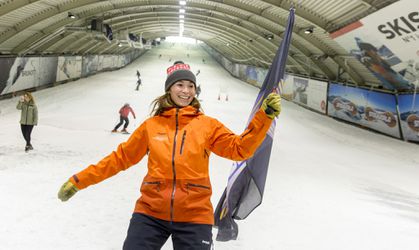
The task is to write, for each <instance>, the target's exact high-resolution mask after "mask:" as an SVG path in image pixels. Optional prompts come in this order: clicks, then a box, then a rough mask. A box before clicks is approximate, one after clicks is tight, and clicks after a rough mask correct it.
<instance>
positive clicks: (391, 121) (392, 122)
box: [365, 107, 397, 128]
mask: <svg viewBox="0 0 419 250" xmlns="http://www.w3.org/2000/svg"><path fill="white" fill-rule="evenodd" d="M365 120H367V121H382V122H384V123H385V124H386V125H387V126H389V127H390V128H393V127H395V126H396V124H397V121H396V118H394V115H393V114H392V113H391V112H389V111H384V110H378V109H377V110H375V109H373V108H371V107H366V108H365Z"/></svg>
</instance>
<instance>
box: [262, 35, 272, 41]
mask: <svg viewBox="0 0 419 250" xmlns="http://www.w3.org/2000/svg"><path fill="white" fill-rule="evenodd" d="M263 36H264V37H265V38H266V39H268V40H272V39H274V35H273V34H264V35H263Z"/></svg>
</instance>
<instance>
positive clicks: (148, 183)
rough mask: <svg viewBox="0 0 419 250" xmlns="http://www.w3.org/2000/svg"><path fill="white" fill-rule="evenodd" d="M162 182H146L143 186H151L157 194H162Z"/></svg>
mask: <svg viewBox="0 0 419 250" xmlns="http://www.w3.org/2000/svg"><path fill="white" fill-rule="evenodd" d="M160 184H161V182H160V181H144V182H143V185H149V187H151V188H155V189H156V190H157V192H160Z"/></svg>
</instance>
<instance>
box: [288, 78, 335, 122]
mask: <svg viewBox="0 0 419 250" xmlns="http://www.w3.org/2000/svg"><path fill="white" fill-rule="evenodd" d="M307 83H308V84H307ZM294 84H295V85H297V87H294V93H295V96H294V101H296V102H298V103H300V104H302V105H304V106H307V107H309V108H311V109H314V110H316V111H318V112H321V113H323V114H326V100H327V84H328V83H327V82H323V81H317V80H313V79H302V78H297V77H294ZM296 89H297V90H298V91H295V90H296ZM297 96H299V97H300V99H297V98H296V97H297Z"/></svg>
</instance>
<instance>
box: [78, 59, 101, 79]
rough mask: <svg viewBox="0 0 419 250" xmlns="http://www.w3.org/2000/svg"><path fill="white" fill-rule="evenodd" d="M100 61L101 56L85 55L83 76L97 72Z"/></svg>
mask: <svg viewBox="0 0 419 250" xmlns="http://www.w3.org/2000/svg"><path fill="white" fill-rule="evenodd" d="M98 62H99V56H97V55H92V56H84V57H83V64H82V71H81V76H82V77H86V76H89V75H92V74H94V73H96V72H97V67H98Z"/></svg>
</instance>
